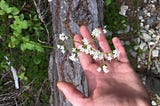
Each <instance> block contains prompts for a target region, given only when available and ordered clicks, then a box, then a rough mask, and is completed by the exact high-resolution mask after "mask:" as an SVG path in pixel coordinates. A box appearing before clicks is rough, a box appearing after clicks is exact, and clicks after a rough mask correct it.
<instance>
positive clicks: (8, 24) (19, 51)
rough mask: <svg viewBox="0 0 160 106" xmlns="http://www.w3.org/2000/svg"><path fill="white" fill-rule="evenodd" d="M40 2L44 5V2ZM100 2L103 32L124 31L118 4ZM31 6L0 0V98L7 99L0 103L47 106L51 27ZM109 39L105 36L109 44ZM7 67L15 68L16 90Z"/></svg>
mask: <svg viewBox="0 0 160 106" xmlns="http://www.w3.org/2000/svg"><path fill="white" fill-rule="evenodd" d="M44 1H45V2H44V4H45V5H48V4H47V0H44ZM104 2H105V13H104V14H105V19H104V21H105V24H106V25H107V29H108V30H109V31H111V32H112V33H113V35H114V34H117V32H118V31H119V30H124V29H126V27H127V25H128V21H127V18H126V17H124V16H121V15H119V11H120V6H121V5H120V3H119V2H117V0H104ZM35 3H36V2H35V1H34V0H0V45H1V46H0V99H1V98H4V97H6V98H7V97H10V98H8V99H6V100H3V101H2V100H0V104H3V103H11V104H13V103H17V104H23V105H24V106H28V104H30V106H33V105H43V106H47V105H48V104H49V103H48V102H49V96H50V89H49V83H48V56H49V48H48V47H47V46H46V45H49V37H48V36H49V35H48V34H49V32H51V30H50V29H51V24H50V23H49V21H48V20H47V19H49V13H47V12H44V14H45V15H44V18H43V17H42V16H41V14H40V12H41V9H40V8H39V7H38V6H39V5H35ZM47 7H49V6H47ZM38 9H39V11H37V10H38ZM42 9H43V10H45V9H44V8H42ZM43 19H44V20H43ZM112 37H113V36H109V37H108V38H109V39H110V41H111V38H112ZM44 45H45V46H44ZM6 57H7V58H8V60H6ZM8 61H9V62H10V64H7V62H8ZM11 66H13V67H14V68H15V69H16V71H17V74H18V78H19V80H20V89H18V90H15V87H14V80H13V75H12V73H11V71H10V70H11ZM15 94H16V96H14V97H12V95H15Z"/></svg>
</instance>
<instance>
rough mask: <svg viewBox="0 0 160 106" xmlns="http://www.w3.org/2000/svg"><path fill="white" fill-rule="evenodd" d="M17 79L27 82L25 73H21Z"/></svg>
mask: <svg viewBox="0 0 160 106" xmlns="http://www.w3.org/2000/svg"><path fill="white" fill-rule="evenodd" d="M18 77H19V78H20V79H22V80H25V81H27V80H28V78H27V77H26V76H25V73H24V72H22V73H21V74H19V75H18Z"/></svg>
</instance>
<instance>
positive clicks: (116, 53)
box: [113, 50, 120, 59]
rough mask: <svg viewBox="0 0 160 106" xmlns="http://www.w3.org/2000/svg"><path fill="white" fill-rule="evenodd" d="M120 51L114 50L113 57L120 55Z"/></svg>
mask: <svg viewBox="0 0 160 106" xmlns="http://www.w3.org/2000/svg"><path fill="white" fill-rule="evenodd" d="M119 54H120V52H119V51H118V50H113V58H114V59H115V58H118V57H119Z"/></svg>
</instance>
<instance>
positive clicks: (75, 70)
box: [49, 0, 103, 106]
mask: <svg viewBox="0 0 160 106" xmlns="http://www.w3.org/2000/svg"><path fill="white" fill-rule="evenodd" d="M52 14H53V16H52V17H53V18H52V20H53V32H54V34H53V42H52V43H53V46H56V45H57V44H58V43H59V40H58V35H59V34H60V33H62V32H63V33H65V34H66V35H68V36H73V35H74V34H75V33H77V34H79V26H80V25H84V24H85V25H87V26H88V27H89V29H90V30H93V28H96V27H99V26H101V25H102V24H103V0H53V1H52ZM65 45H67V46H68V47H70V48H72V47H73V42H72V41H67V42H65ZM69 55H70V52H69V51H68V52H67V53H65V54H62V53H60V51H59V50H56V49H54V50H52V52H51V54H50V61H49V80H50V82H51V93H52V95H51V98H50V103H51V105H54V106H71V104H70V103H69V102H68V101H67V100H66V99H65V97H64V96H63V94H62V93H61V92H60V91H59V90H58V89H57V86H56V84H57V82H58V81H60V80H61V81H62V80H63V81H67V82H71V83H73V84H74V85H75V86H76V87H77V89H79V90H80V91H81V92H83V93H85V95H87V94H88V88H87V81H86V79H85V76H84V74H83V70H82V68H81V65H80V64H79V63H73V62H71V61H70V60H69V59H68V56H69Z"/></svg>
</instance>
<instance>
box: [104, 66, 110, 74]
mask: <svg viewBox="0 0 160 106" xmlns="http://www.w3.org/2000/svg"><path fill="white" fill-rule="evenodd" d="M102 69H103V71H104V72H105V73H108V72H109V70H108V67H107V66H106V65H103V66H102Z"/></svg>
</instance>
